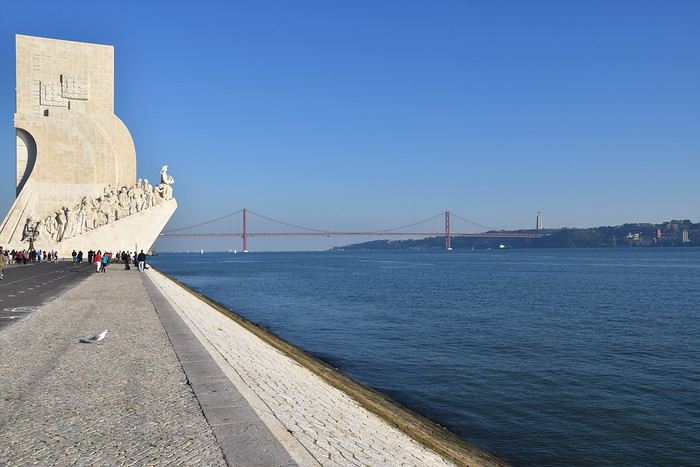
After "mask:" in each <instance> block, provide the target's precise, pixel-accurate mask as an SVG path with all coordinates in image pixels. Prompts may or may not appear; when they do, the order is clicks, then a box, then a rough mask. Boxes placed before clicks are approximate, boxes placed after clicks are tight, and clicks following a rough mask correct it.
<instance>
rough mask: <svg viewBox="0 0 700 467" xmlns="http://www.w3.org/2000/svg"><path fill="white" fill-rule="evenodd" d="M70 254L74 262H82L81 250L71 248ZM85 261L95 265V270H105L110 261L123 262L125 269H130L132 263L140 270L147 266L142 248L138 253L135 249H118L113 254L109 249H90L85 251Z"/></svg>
mask: <svg viewBox="0 0 700 467" xmlns="http://www.w3.org/2000/svg"><path fill="white" fill-rule="evenodd" d="M71 256H72V257H73V262H74V263H82V262H83V252H82V250H81V251H77V252H76V251H75V250H73V252H72V253H71ZM87 261H88V264H94V265H95V272H107V266H108V265H109V264H110V263H117V264H123V265H124V269H126V270H129V269H131V266H132V265H133V266H136V267H138V268H139V271H141V272H143V271H144V270H145V269H146V267H147V266H146V254H145V253H144V252H143V250H141V252H140V253H136V252H135V251H134V252H131V251H118V252H117V253H116V254H113V253H112V252H111V251H105V252H103V251H102V250H97V251H94V250H90V251H88V252H87Z"/></svg>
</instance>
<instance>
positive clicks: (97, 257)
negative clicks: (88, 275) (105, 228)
mask: <svg viewBox="0 0 700 467" xmlns="http://www.w3.org/2000/svg"><path fill="white" fill-rule="evenodd" d="M95 264H96V265H97V270H96V271H95V272H100V270H101V269H102V252H101V251H100V250H97V253H95Z"/></svg>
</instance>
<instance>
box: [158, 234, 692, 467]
mask: <svg viewBox="0 0 700 467" xmlns="http://www.w3.org/2000/svg"><path fill="white" fill-rule="evenodd" d="M152 262H153V263H154V265H155V266H156V267H159V268H161V269H162V270H163V271H166V272H168V273H170V274H172V275H174V276H175V277H178V278H179V279H181V280H182V281H184V282H185V283H187V284H189V285H190V286H192V287H193V288H195V289H197V290H199V291H201V292H203V293H205V294H206V295H208V296H210V297H212V298H214V299H215V300H217V301H219V302H221V303H224V304H226V305H227V306H229V307H230V308H232V309H234V310H235V311H236V312H238V313H239V314H241V315H243V316H245V317H247V318H248V319H250V320H252V321H254V322H256V323H259V324H261V325H263V326H265V327H267V328H268V329H270V330H272V331H273V332H275V333H276V334H278V335H280V336H282V337H283V338H285V339H286V340H288V341H290V342H292V343H294V344H296V345H297V346H299V347H301V348H303V349H305V350H307V351H309V352H311V353H313V354H315V355H317V356H319V357H320V358H322V359H324V360H326V361H328V362H330V363H332V364H333V365H334V366H336V367H337V368H339V369H341V370H342V371H344V372H346V373H348V374H350V375H351V376H353V377H354V378H356V379H357V380H359V381H361V382H363V383H364V384H366V385H368V386H371V387H373V388H376V389H379V390H381V391H383V392H384V393H386V394H388V395H389V396H390V397H391V398H393V399H395V400H397V401H399V402H401V403H402V404H404V405H406V406H408V407H410V408H412V409H413V410H415V411H417V412H419V413H421V414H423V415H426V416H427V417H429V418H431V419H433V420H435V421H437V422H439V423H440V424H442V425H444V426H447V427H448V428H450V429H451V430H452V431H454V432H456V433H457V434H459V435H460V436H462V437H463V438H465V439H467V440H469V441H471V442H473V443H474V444H477V445H479V446H481V447H483V448H485V449H487V450H489V451H491V452H494V453H495V454H497V455H500V456H502V457H504V458H506V459H508V460H509V461H511V462H513V463H516V464H521V465H547V464H549V465H552V464H556V465H570V464H577V465H601V464H607V465H622V464H625V465H643V464H646V465H652V464H653V465H684V464H685V465H691V464H694V465H699V464H700V348H699V344H700V320H699V316H700V312H699V309H698V307H699V306H700V249H690V248H688V249H686V248H677V249H652V248H648V249H606V250H508V251H485V252H463V253H460V252H458V251H453V252H451V253H446V252H430V253H428V252H387V253H384V252H371V253H364V252H362V253H357V252H325V253H250V254H247V255H241V254H238V255H233V254H227V253H219V254H216V253H213V254H204V255H198V254H197V255H194V254H193V255H185V254H161V255H160V256H158V257H156V258H153V261H152Z"/></svg>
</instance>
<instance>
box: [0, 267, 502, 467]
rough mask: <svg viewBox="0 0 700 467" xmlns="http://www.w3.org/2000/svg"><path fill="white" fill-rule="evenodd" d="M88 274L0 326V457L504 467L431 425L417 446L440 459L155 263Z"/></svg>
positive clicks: (51, 461)
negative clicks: (89, 340) (97, 337)
mask: <svg viewBox="0 0 700 467" xmlns="http://www.w3.org/2000/svg"><path fill="white" fill-rule="evenodd" d="M86 276H87V277H85V278H84V280H82V281H75V283H73V284H72V285H73V286H72V288H70V289H69V290H66V291H64V292H63V293H62V294H60V296H58V297H57V298H55V299H54V300H52V301H50V302H48V303H45V304H43V305H41V306H39V307H38V308H37V309H36V310H35V311H34V312H32V313H30V314H27V315H26V316H25V317H24V318H23V319H21V320H18V321H16V322H14V324H12V325H10V326H6V327H4V328H2V329H1V330H0V352H2V356H3V358H2V361H1V363H0V439H2V440H3V442H2V444H1V445H0V465H25V464H41V465H47V464H48V465H59V464H60V465H66V464H76V465H100V464H109V465H143V464H148V465H154V464H159V465H177V464H181V465H226V464H228V465H250V466H254V465H261V466H262V465H266V466H282V465H430V466H437V465H452V464H453V462H452V461H451V460H448V459H447V457H450V458H451V459H452V460H455V461H456V462H457V463H458V464H465V465H466V464H471V465H479V464H481V465H489V464H491V465H492V464H497V463H499V461H498V460H497V459H495V458H492V457H490V456H488V455H487V454H485V453H483V452H481V451H478V450H471V449H469V448H468V447H467V448H465V445H460V444H459V443H457V444H455V445H454V446H450V445H449V440H448V442H445V440H443V439H440V436H439V434H438V435H436V436H435V438H434V439H427V441H428V442H426V439H423V442H424V444H428V445H430V443H431V442H434V443H435V445H436V446H437V447H438V449H437V450H438V451H440V450H443V451H444V450H447V454H448V455H441V454H438V453H437V452H435V451H433V450H432V449H429V448H427V447H425V446H424V444H421V443H419V442H417V441H416V440H415V439H414V438H413V437H412V436H409V435H407V434H406V433H404V432H403V431H402V430H399V429H397V428H396V427H395V426H392V424H391V423H389V422H387V421H386V420H387V418H386V417H380V416H378V415H376V414H375V413H372V412H370V411H369V410H367V409H366V408H365V405H366V404H367V403H368V402H367V394H364V395H363V394H361V392H362V391H361V390H358V389H357V388H353V387H351V386H349V388H350V390H351V391H350V392H351V393H352V391H359V392H358V393H357V394H359V395H358V396H357V397H355V398H353V397H350V396H349V395H348V393H346V392H344V391H342V390H340V389H339V388H338V386H339V384H335V385H334V384H329V382H328V381H329V380H331V381H335V380H337V381H342V380H343V377H342V375H333V374H330V375H328V374H327V375H325V376H324V377H323V378H322V377H320V376H319V375H318V373H319V369H318V368H311V369H313V370H314V371H311V370H310V369H309V368H307V366H306V365H302V364H300V363H299V361H303V358H301V359H300V357H299V356H298V355H297V356H296V358H291V357H294V356H295V355H294V349H291V350H285V349H283V348H281V347H280V346H279V345H271V344H270V342H268V341H266V338H265V337H264V336H263V337H261V336H260V335H259V333H256V332H251V330H250V329H249V328H248V327H246V325H245V323H241V322H237V321H236V320H235V319H232V318H231V317H229V316H227V315H226V314H225V313H224V312H222V310H220V309H217V307H216V306H215V305H213V304H211V303H207V301H206V299H204V300H203V299H202V298H200V297H197V296H195V295H194V294H193V293H191V292H190V291H189V290H187V289H185V288H183V287H181V286H180V285H179V284H177V283H175V282H174V281H172V280H170V279H168V278H167V277H165V276H163V275H161V274H159V273H158V272H156V271H154V270H150V271H148V272H147V273H145V274H141V273H138V272H136V271H133V270H132V271H123V270H121V266H119V265H112V266H111V269H108V272H107V273H106V274H96V273H93V274H89V275H87V274H86ZM3 292H7V287H5V288H4V291H3ZM105 329H106V330H108V334H107V337H106V339H105V340H104V341H102V342H100V343H97V344H81V343H79V341H78V340H79V338H81V337H86V336H89V335H92V334H96V333H98V332H101V331H103V330H105ZM300 354H303V353H300ZM290 355H291V357H290ZM311 366H313V365H311ZM340 386H342V384H340ZM358 400H360V401H362V404H361V403H360V402H358ZM375 403H376V404H379V405H381V404H384V410H385V411H386V412H392V413H393V415H391V414H390V415H389V417H388V419H389V420H395V418H394V419H392V417H396V414H397V413H398V414H399V415H401V414H402V413H403V412H402V410H401V409H399V408H395V409H396V410H394V408H392V407H391V406H390V405H387V404H386V402H382V401H375ZM375 412H376V410H375ZM380 412H381V411H380ZM401 416H403V415H401ZM418 424H419V425H420V420H419V422H418ZM399 425H400V423H399ZM428 428H429V429H430V427H428ZM409 431H410V430H409ZM418 431H419V432H422V433H425V432H426V427H425V426H422V427H419V430H418ZM428 431H429V430H428Z"/></svg>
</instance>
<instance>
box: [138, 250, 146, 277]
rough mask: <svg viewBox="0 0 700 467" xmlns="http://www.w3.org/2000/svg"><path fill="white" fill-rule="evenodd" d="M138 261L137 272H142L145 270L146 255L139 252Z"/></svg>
mask: <svg viewBox="0 0 700 467" xmlns="http://www.w3.org/2000/svg"><path fill="white" fill-rule="evenodd" d="M138 260H139V271H141V272H143V270H144V269H145V268H146V254H145V253H144V252H143V250H141V253H139V256H138Z"/></svg>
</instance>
